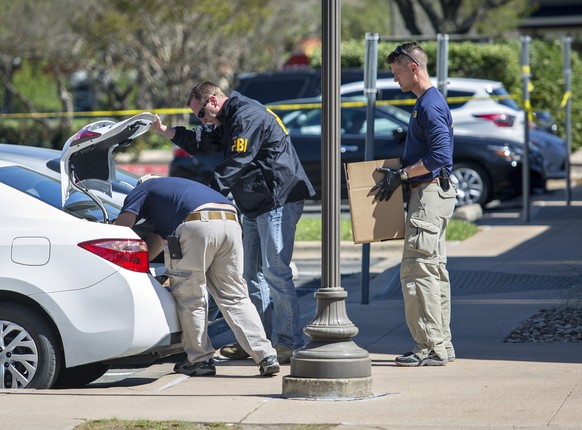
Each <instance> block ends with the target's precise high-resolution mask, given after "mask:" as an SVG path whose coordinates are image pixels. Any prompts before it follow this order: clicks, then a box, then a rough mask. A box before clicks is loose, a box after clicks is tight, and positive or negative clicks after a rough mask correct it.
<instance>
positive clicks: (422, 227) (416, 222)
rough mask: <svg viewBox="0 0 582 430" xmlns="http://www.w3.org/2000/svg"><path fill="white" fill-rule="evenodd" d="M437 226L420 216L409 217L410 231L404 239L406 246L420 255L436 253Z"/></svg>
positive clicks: (425, 255)
mask: <svg viewBox="0 0 582 430" xmlns="http://www.w3.org/2000/svg"><path fill="white" fill-rule="evenodd" d="M438 240H439V226H438V225H435V224H433V223H432V222H430V221H427V220H424V219H420V218H410V231H409V232H408V235H407V239H406V246H407V248H408V249H409V250H410V251H412V252H414V253H416V254H418V255H419V256H422V257H429V256H431V255H433V254H435V253H436V251H437V247H438Z"/></svg>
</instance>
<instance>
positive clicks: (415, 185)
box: [408, 178, 439, 190]
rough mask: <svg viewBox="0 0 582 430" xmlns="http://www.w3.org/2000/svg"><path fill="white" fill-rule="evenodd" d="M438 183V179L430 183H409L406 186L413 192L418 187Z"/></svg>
mask: <svg viewBox="0 0 582 430" xmlns="http://www.w3.org/2000/svg"><path fill="white" fill-rule="evenodd" d="M438 182H439V178H434V179H433V180H432V181H421V182H410V183H409V184H408V186H409V187H410V189H411V190H414V189H415V188H418V187H420V186H421V185H426V184H433V183H434V184H438Z"/></svg>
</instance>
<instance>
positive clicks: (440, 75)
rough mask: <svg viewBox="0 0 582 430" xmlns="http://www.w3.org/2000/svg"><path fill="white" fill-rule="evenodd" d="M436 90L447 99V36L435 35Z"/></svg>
mask: <svg viewBox="0 0 582 430" xmlns="http://www.w3.org/2000/svg"><path fill="white" fill-rule="evenodd" d="M437 42H438V43H437V88H438V90H439V91H440V92H441V93H442V95H443V96H445V98H446V97H447V82H448V80H449V35H448V34H437Z"/></svg>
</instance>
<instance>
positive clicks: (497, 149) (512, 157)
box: [487, 145, 523, 165]
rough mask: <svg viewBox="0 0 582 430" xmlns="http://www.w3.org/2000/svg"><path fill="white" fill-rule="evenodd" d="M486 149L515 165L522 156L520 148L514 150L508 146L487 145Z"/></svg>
mask: <svg viewBox="0 0 582 430" xmlns="http://www.w3.org/2000/svg"><path fill="white" fill-rule="evenodd" d="M487 149H489V150H490V151H493V152H494V153H495V155H497V156H499V157H501V158H503V159H504V160H506V161H508V162H510V163H512V164H513V165H516V164H517V163H518V162H519V161H520V160H521V157H522V155H523V150H522V149H521V148H516V147H514V146H511V147H510V146H509V145H488V146H487Z"/></svg>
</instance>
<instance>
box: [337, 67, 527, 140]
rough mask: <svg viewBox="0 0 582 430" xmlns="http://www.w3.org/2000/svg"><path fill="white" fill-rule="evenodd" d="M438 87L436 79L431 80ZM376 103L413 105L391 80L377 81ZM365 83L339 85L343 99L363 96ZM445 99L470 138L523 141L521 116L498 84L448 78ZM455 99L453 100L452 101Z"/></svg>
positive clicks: (412, 98)
mask: <svg viewBox="0 0 582 430" xmlns="http://www.w3.org/2000/svg"><path fill="white" fill-rule="evenodd" d="M431 81H432V84H433V85H434V86H435V87H436V86H437V79H436V78H431ZM376 87H377V89H378V95H377V100H379V101H382V100H390V101H391V102H395V103H396V104H397V106H399V107H400V108H402V109H405V110H408V111H411V110H412V107H413V106H414V102H415V101H416V96H415V95H414V94H413V93H412V92H407V93H404V92H402V90H401V89H400V86H399V85H398V83H397V82H395V81H394V79H378V80H377V81H376ZM363 91H364V82H363V81H362V82H354V83H351V84H345V85H342V86H341V88H340V94H341V95H342V96H346V97H347V96H357V95H360V96H361V95H362V94H363ZM447 99H450V100H449V106H450V108H451V114H452V116H453V122H454V124H455V128H457V127H458V128H462V129H467V130H470V132H471V135H473V136H475V135H484V136H494V137H507V138H510V139H514V140H517V141H523V137H524V113H523V111H522V110H521V109H520V108H519V106H518V105H517V103H515V101H514V100H513V99H511V98H510V96H509V93H508V92H507V90H506V89H505V87H504V86H503V84H502V83H501V82H496V81H490V80H486V79H471V78H449V79H448V80H447ZM455 99H456V100H455Z"/></svg>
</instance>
